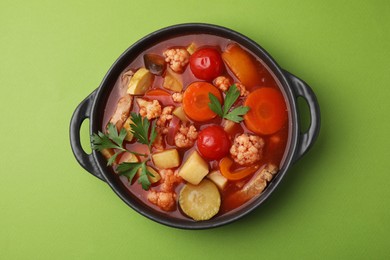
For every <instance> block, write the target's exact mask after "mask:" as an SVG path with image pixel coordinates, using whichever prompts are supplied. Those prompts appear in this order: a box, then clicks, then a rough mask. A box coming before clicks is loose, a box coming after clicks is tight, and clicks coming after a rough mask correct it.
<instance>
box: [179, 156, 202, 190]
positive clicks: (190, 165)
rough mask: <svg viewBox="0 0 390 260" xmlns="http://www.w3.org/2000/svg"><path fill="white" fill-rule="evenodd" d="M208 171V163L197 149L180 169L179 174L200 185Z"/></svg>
mask: <svg viewBox="0 0 390 260" xmlns="http://www.w3.org/2000/svg"><path fill="white" fill-rule="evenodd" d="M208 173H209V165H208V163H207V162H205V161H204V160H203V158H202V157H201V156H200V155H199V153H198V152H197V151H195V150H194V151H193V152H192V153H191V155H190V156H188V158H187V160H186V161H185V162H184V163H183V166H182V167H181V168H180V170H179V176H180V177H182V178H183V179H185V180H186V181H188V182H189V183H191V184H193V185H198V184H199V183H200V182H201V181H202V179H203V178H204V177H205V176H206V175H207V174H208Z"/></svg>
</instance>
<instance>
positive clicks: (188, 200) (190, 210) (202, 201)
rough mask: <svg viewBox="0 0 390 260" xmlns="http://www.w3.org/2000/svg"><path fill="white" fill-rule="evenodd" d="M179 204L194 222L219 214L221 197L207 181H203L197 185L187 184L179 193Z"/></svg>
mask: <svg viewBox="0 0 390 260" xmlns="http://www.w3.org/2000/svg"><path fill="white" fill-rule="evenodd" d="M179 204H180V207H181V209H182V210H183V212H184V213H185V214H187V215H188V216H189V217H191V218H193V219H194V220H197V221H198V220H208V219H210V218H212V217H213V216H215V215H216V214H217V213H218V212H219V208H220V206H221V195H220V194H219V191H218V188H217V186H215V184H214V183H213V182H211V181H209V180H203V181H202V182H201V183H200V184H199V185H192V184H190V183H188V184H186V185H184V187H183V188H182V189H181V191H180V196H179Z"/></svg>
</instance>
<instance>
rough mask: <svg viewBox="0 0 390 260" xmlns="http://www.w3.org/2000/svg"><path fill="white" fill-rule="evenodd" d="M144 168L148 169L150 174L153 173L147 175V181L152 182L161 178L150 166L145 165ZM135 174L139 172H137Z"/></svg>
mask: <svg viewBox="0 0 390 260" xmlns="http://www.w3.org/2000/svg"><path fill="white" fill-rule="evenodd" d="M146 169H148V171H149V172H150V173H151V174H153V177H152V176H149V175H148V179H149V181H150V182H151V183H152V184H153V183H156V182H158V181H159V180H161V176H160V174H159V173H158V172H157V171H156V170H155V169H153V168H152V167H150V166H146ZM140 170H141V169H140ZM137 174H139V173H137Z"/></svg>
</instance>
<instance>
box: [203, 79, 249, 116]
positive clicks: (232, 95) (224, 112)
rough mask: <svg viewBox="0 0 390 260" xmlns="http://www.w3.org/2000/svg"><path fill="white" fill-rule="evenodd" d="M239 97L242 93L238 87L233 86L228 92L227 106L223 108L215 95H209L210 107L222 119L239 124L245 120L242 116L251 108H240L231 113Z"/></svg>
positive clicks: (226, 97)
mask: <svg viewBox="0 0 390 260" xmlns="http://www.w3.org/2000/svg"><path fill="white" fill-rule="evenodd" d="M239 96H240V91H239V90H238V89H237V87H236V85H234V84H233V85H232V86H230V88H229V90H228V91H227V92H226V96H225V104H224V106H223V107H222V105H221V102H220V101H219V99H218V98H217V97H216V96H214V94H213V93H209V98H210V103H209V107H210V109H211V110H212V111H214V112H215V113H216V114H217V115H219V116H220V117H222V118H226V119H229V120H231V121H233V122H235V123H239V122H241V121H242V120H243V118H242V115H245V114H246V113H247V112H248V111H249V107H245V106H239V107H236V108H234V109H232V110H231V111H229V110H230V108H231V107H232V106H233V104H234V102H236V100H237V99H238V97H239Z"/></svg>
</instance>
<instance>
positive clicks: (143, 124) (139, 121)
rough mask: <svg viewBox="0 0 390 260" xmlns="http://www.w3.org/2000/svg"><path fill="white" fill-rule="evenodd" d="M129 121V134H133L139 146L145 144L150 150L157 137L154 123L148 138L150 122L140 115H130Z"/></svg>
mask: <svg viewBox="0 0 390 260" xmlns="http://www.w3.org/2000/svg"><path fill="white" fill-rule="evenodd" d="M131 121H132V123H131V124H130V126H131V132H132V133H133V134H134V137H135V138H137V139H138V141H139V142H140V143H141V144H146V145H147V146H148V147H149V149H150V147H151V146H152V144H153V142H154V140H155V139H156V136H157V132H156V122H153V123H152V128H151V130H150V137H149V128H150V121H149V120H148V119H147V118H146V117H144V118H142V116H141V115H140V114H136V113H131Z"/></svg>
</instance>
